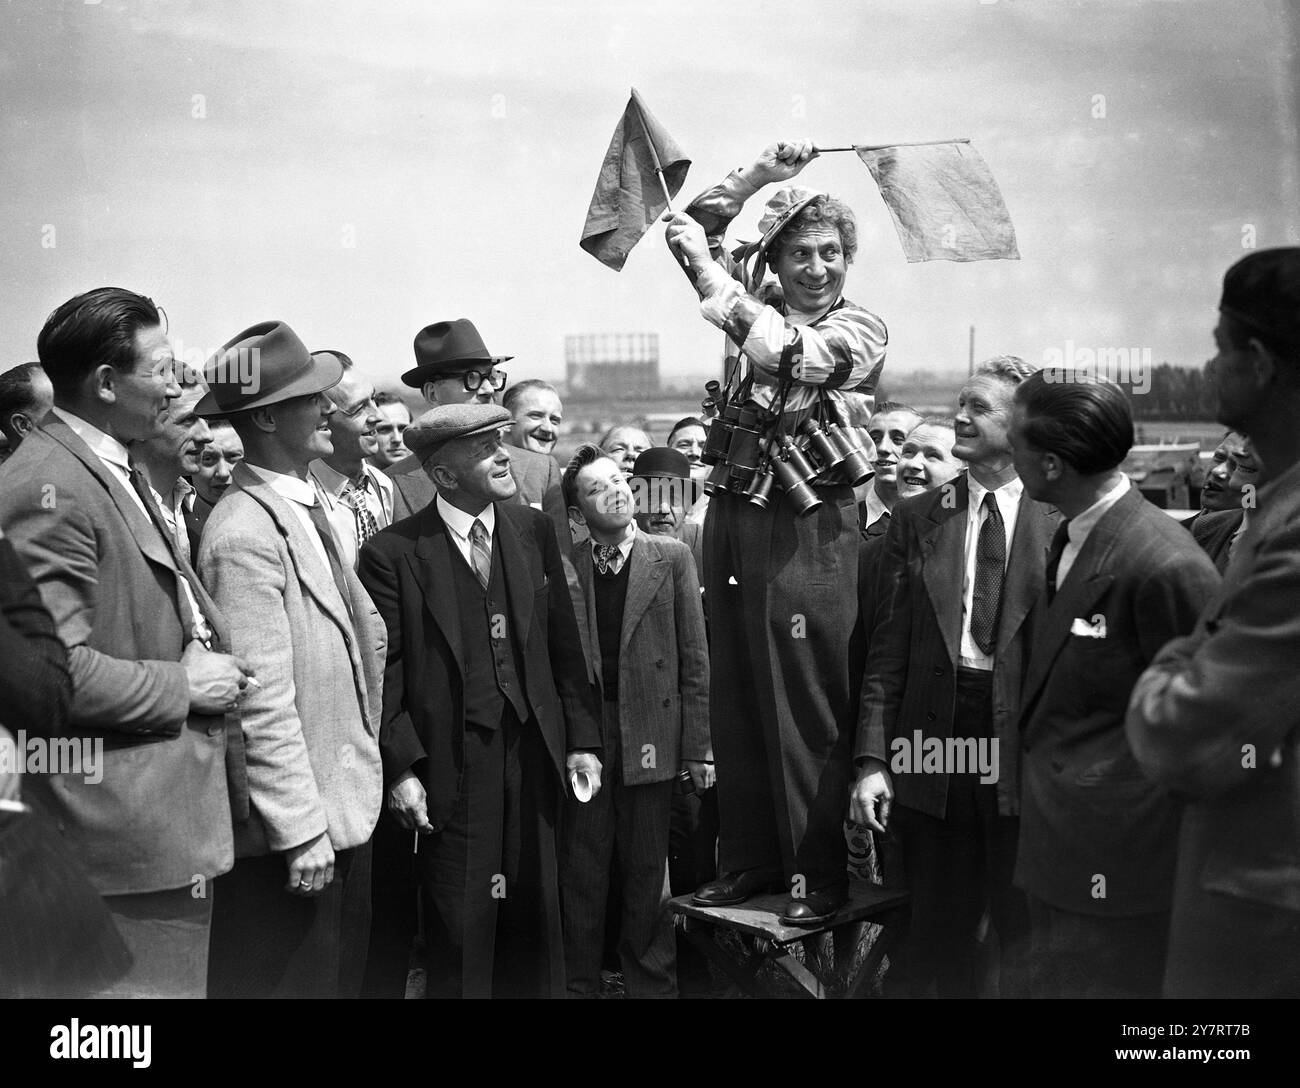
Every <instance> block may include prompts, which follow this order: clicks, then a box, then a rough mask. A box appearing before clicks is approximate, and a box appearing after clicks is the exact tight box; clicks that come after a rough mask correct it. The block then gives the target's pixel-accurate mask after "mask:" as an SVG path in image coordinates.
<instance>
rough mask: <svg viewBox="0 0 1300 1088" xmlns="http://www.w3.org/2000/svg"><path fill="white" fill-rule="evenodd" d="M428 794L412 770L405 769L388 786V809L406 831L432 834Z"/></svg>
mask: <svg viewBox="0 0 1300 1088" xmlns="http://www.w3.org/2000/svg"><path fill="white" fill-rule="evenodd" d="M428 800H429V797H428V794H427V793H425V790H424V783H422V782H421V781H420V780H419V779H418V778H417V777H416V776H415V772H414V771H405V772H403V773H402V774H401V775H399V776H398V777H397V779H396V781H394V782H393V784H392V785H391V786H389V787H388V811H389V812H391V813H392V814H393V816H394V818H395V819H396V820H397V822H398V823H399V824H401V825H402V826H403V827H404V828H406V830H407V831H412V830H414V831H418V832H420V833H421V834H424V835H432V834H433V824H431V823H429V809H428Z"/></svg>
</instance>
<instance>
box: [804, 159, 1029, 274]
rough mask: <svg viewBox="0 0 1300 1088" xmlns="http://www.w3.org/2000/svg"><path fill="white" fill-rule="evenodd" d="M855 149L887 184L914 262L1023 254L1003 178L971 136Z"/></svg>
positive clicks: (888, 200) (884, 190)
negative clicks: (997, 175) (1001, 189)
mask: <svg viewBox="0 0 1300 1088" xmlns="http://www.w3.org/2000/svg"><path fill="white" fill-rule="evenodd" d="M827 150H830V149H827ZM854 151H856V152H857V155H858V158H860V159H861V160H862V161H863V162H864V163H865V164H866V166H867V169H868V170H870V171H871V175H872V177H874V178H875V179H876V184H877V185H879V186H880V195H881V196H882V197H883V198H884V200H885V205H886V206H887V207H888V208H889V214H890V215H891V216H892V217H893V220H894V229H895V230H897V231H898V240H899V241H900V242H902V243H903V252H904V253H905V254H906V256H907V259H908V261H909V262H915V261H990V260H997V259H999V258H1007V259H1009V260H1015V261H1018V260H1019V259H1020V251H1019V250H1018V249H1017V248H1016V230H1015V227H1013V226H1012V225H1011V216H1010V215H1009V214H1008V212H1007V206H1006V204H1004V203H1003V202H1002V194H1001V193H1000V192H999V191H998V184H997V182H996V181H994V180H993V175H992V174H991V173H989V168H988V166H987V165H985V162H984V160H983V159H982V158H980V154H979V152H978V151H976V150H975V149H974V148H973V147H971V145H970V141H969V140H951V141H948V142H945V143H924V144H895V145H892V146H889V147H855V148H854Z"/></svg>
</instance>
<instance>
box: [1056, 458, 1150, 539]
mask: <svg viewBox="0 0 1300 1088" xmlns="http://www.w3.org/2000/svg"><path fill="white" fill-rule="evenodd" d="M1132 486H1133V485H1132V484H1130V483H1129V481H1128V477H1127V476H1125V475H1124V473H1122V472H1121V473H1120V474H1119V483H1117V484H1116V485H1115V486H1114V487H1112V488H1111V489H1110V490H1109V491H1107V492H1106V494H1104V495H1103V496H1102V497H1101V498H1100V499H1098V500H1097V501H1096V502H1094V503H1093V504H1092V505H1091V506H1090V507H1088V509H1087V510H1085V511H1083V513H1081V514H1079V515H1077V516H1076V517H1072V518H1071V519H1070V523H1069V525H1070V527H1069V528H1068V529H1067V530H1066V532H1067V533H1069V535H1070V541H1071V543H1074V544H1082V543H1083V541H1084V539H1085V538H1086V537H1087V535H1088V534H1089V533H1090V532H1092V527H1093V526H1094V525H1096V524H1097V522H1099V521H1100V520H1101V518H1102V515H1103V514H1105V513H1106V511H1107V510H1109V509H1110V508H1111V507H1112V506H1114V505H1115V504H1116V503H1117V502H1119V500H1120V499H1122V498H1123V497H1124V494H1125V492H1127V491H1128V489H1129V488H1130V487H1132Z"/></svg>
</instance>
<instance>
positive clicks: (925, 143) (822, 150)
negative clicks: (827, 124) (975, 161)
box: [813, 137, 970, 155]
mask: <svg viewBox="0 0 1300 1088" xmlns="http://www.w3.org/2000/svg"><path fill="white" fill-rule="evenodd" d="M968 143H970V137H964V138H962V139H960V140H913V141H912V142H911V143H902V144H871V145H870V146H868V145H867V144H849V146H848V147H818V146H817V145H816V144H814V145H813V150H814V151H816V152H817V153H818V154H821V155H825V154H826V153H827V152H830V151H884V150H886V149H887V148H890V147H935V146H936V145H938V144H968Z"/></svg>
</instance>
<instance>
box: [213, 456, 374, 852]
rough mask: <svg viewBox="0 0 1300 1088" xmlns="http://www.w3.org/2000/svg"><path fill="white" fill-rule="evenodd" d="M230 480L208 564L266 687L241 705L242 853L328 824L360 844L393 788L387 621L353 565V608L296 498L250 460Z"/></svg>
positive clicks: (336, 839) (342, 843)
mask: <svg viewBox="0 0 1300 1088" xmlns="http://www.w3.org/2000/svg"><path fill="white" fill-rule="evenodd" d="M231 479H232V483H231V485H230V488H229V490H227V492H226V493H225V494H224V495H223V496H222V497H221V501H220V502H219V503H217V505H216V506H214V507H213V508H212V514H211V516H210V517H209V519H208V523H207V526H206V527H205V529H204V531H203V544H202V546H201V548H200V551H199V569H200V570H201V571H202V572H203V578H204V581H205V582H206V583H207V585H208V587H209V588H210V589H211V591H212V595H213V597H215V598H216V600H217V603H218V604H219V605H220V606H221V608H222V610H223V611H224V612H225V613H226V615H227V616H228V617H229V619H230V623H231V630H232V632H233V635H232V644H233V647H234V652H235V653H236V654H238V655H239V656H240V657H241V658H243V659H244V660H245V661H246V662H248V664H249V665H250V666H252V668H253V674H254V676H256V677H257V680H258V682H259V683H260V684H261V687H260V688H253V689H252V690H250V691H249V692H248V693H247V694H246V695H245V696H244V699H243V703H242V717H243V728H244V738H245V746H246V750H247V777H248V795H249V808H250V813H249V818H248V820H247V821H246V822H245V823H242V824H241V825H239V826H238V827H237V828H236V854H237V856H239V857H249V856H255V855H260V854H268V853H271V852H273V851H282V850H287V849H289V848H290V847H294V846H300V845H302V844H303V843H305V842H308V841H310V840H311V839H313V838H315V837H316V836H317V835H319V834H320V833H321V832H322V831H328V832H329V837H330V843H331V844H332V845H333V847H334V849H336V850H343V849H347V848H349V847H352V846H360V845H361V844H363V843H365V842H366V841H368V840H369V838H370V833H371V832H372V831H373V830H374V827H375V823H376V822H377V821H378V819H379V806H380V802H381V800H382V796H383V778H382V773H381V771H380V762H379V709H380V701H381V687H382V684H383V667H384V659H385V649H386V642H387V636H386V633H385V630H384V624H383V621H382V620H381V619H380V618H379V613H378V612H377V611H376V610H375V607H374V604H373V603H372V602H371V600H370V598H369V597H368V596H367V595H366V591H365V590H364V589H363V588H362V586H361V583H360V581H358V580H357V578H356V576H355V575H354V574H353V573H352V571H351V570H350V569H347V566H346V564H344V574H345V577H346V579H347V586H348V596H349V600H348V604H347V606H345V605H344V602H343V598H342V597H341V596H340V595H339V591H338V588H337V586H336V585H335V583H334V578H333V575H332V574H331V573H330V570H329V568H328V567H327V566H326V565H325V564H324V563H322V562H321V559H320V555H319V554H318V553H317V551H316V548H315V545H314V544H313V543H312V542H311V540H310V538H309V537H308V536H307V533H306V530H305V529H304V527H303V525H302V522H301V520H300V519H299V518H298V516H297V515H296V514H295V513H294V511H293V510H292V509H291V508H290V506H289V503H288V501H287V500H285V499H284V498H282V497H281V496H280V495H278V494H277V493H276V492H275V491H274V490H273V489H272V488H271V486H270V485H269V484H268V483H266V482H265V481H264V480H263V479H262V478H261V477H259V476H258V475H256V474H255V473H254V472H253V471H252V470H251V469H250V468H249V467H248V466H247V465H245V464H242V463H241V464H238V465H236V466H235V468H234V471H233V472H232V474H231ZM349 609H350V610H351V617H349V615H348V612H349Z"/></svg>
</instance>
